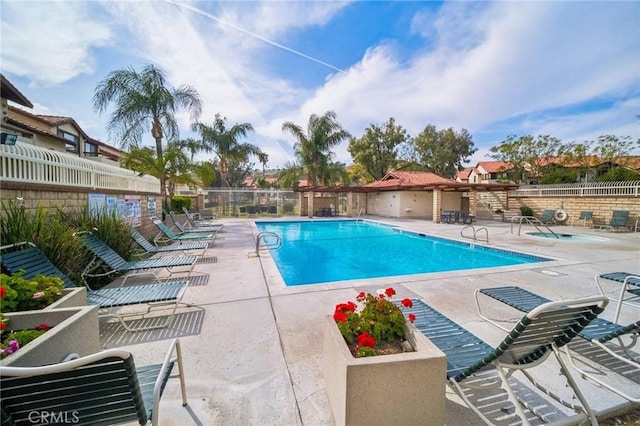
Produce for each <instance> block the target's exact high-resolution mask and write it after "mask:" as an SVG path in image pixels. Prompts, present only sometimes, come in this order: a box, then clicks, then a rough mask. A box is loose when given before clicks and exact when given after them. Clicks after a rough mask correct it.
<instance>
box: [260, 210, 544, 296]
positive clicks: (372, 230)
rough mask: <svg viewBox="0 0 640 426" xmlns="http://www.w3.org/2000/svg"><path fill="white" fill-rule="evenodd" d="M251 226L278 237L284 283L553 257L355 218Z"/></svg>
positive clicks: (276, 251)
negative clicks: (436, 235)
mask: <svg viewBox="0 0 640 426" xmlns="http://www.w3.org/2000/svg"><path fill="white" fill-rule="evenodd" d="M256 226H257V227H258V230H259V231H269V232H275V233H276V234H278V235H279V236H280V237H281V239H282V246H281V247H280V248H279V249H272V250H271V256H272V257H273V259H274V260H275V263H276V265H277V266H278V269H279V271H280V274H281V275H282V278H283V279H284V282H285V284H286V285H287V286H296V285H303V284H315V283H325V282H331V281H345V280H355V279H365V278H381V277H391V276H397V275H411V274H422V273H428V272H444V271H457V270H463V269H475V268H491V267H496V266H509V265H520V264H525V263H535V262H544V261H548V260H552V259H548V258H544V257H538V256H531V255H526V254H522V253H516V252H511V251H507V250H500V249H495V248H489V247H481V246H478V245H474V244H468V243H463V242H457V241H453V240H448V239H444V238H439V237H433V236H427V235H424V234H418V233H414V232H408V231H403V230H398V229H397V228H394V227H391V226H388V225H384V224H378V223H372V222H364V221H356V220H335V221H333V220H331V221H291V222H279V221H278V222H266V221H265V222H256ZM265 242H267V243H268V242H269V240H268V237H267V239H265Z"/></svg>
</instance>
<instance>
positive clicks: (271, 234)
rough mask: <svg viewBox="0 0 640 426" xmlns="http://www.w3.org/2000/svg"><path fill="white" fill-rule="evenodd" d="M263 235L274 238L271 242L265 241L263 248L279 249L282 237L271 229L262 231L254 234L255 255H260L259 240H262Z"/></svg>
mask: <svg viewBox="0 0 640 426" xmlns="http://www.w3.org/2000/svg"><path fill="white" fill-rule="evenodd" d="M264 237H274V238H275V239H276V241H275V242H273V243H266V245H265V246H264V247H265V248H268V249H279V248H280V247H281V246H282V238H280V235H278V234H276V233H275V232H271V231H262V232H260V233H259V234H258V235H257V236H256V256H260V240H263V241H264Z"/></svg>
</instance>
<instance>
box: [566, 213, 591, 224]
mask: <svg viewBox="0 0 640 426" xmlns="http://www.w3.org/2000/svg"><path fill="white" fill-rule="evenodd" d="M576 222H578V224H579V223H580V222H582V226H587V223H589V224H591V225H593V212H592V211H590V210H584V211H581V212H580V216H579V217H578V218H577V219H572V220H571V226H573V224H574V223H576Z"/></svg>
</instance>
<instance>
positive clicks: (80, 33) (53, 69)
mask: <svg viewBox="0 0 640 426" xmlns="http://www.w3.org/2000/svg"><path fill="white" fill-rule="evenodd" d="M87 7H88V5H86V4H85V3H84V2H74V4H73V7H69V3H68V2H18V1H3V2H2V30H1V34H2V46H3V48H2V53H1V55H2V68H3V70H5V71H7V72H11V73H13V74H16V75H19V76H23V77H27V78H29V79H30V80H31V81H32V82H33V83H36V84H37V85H43V86H48V85H55V84H59V83H64V82H66V81H68V80H70V79H72V78H74V77H77V76H78V75H80V74H89V73H91V72H93V70H94V63H95V57H94V55H93V53H92V49H93V48H95V47H98V46H103V45H105V44H107V43H108V42H109V40H110V32H109V29H108V27H107V26H106V25H105V24H103V23H101V22H99V21H97V20H95V19H92V18H91V17H90V16H89V13H88V10H87ZM7 46H10V48H7Z"/></svg>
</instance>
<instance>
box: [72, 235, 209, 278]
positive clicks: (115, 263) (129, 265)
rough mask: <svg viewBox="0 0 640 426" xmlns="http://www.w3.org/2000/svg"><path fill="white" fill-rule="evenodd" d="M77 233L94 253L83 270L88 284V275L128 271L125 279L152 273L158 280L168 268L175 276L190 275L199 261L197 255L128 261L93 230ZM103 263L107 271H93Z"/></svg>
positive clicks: (106, 274)
mask: <svg viewBox="0 0 640 426" xmlns="http://www.w3.org/2000/svg"><path fill="white" fill-rule="evenodd" d="M76 235H78V236H79V238H80V240H81V241H82V243H83V244H84V246H85V247H86V248H87V249H89V251H91V252H92V253H93V255H94V257H93V259H92V260H91V262H89V264H88V265H87V266H86V267H85V268H84V271H82V279H83V280H84V282H85V284H87V285H88V283H87V277H101V276H113V275H116V274H124V273H127V272H130V273H129V274H127V275H126V276H125V277H124V281H126V280H127V279H129V278H131V277H134V276H141V275H151V276H153V278H154V279H155V280H156V281H157V280H158V276H157V272H158V271H159V270H162V269H164V270H166V271H167V272H168V273H169V275H170V276H173V274H175V273H180V274H185V275H186V276H189V275H191V272H192V271H193V268H194V266H195V264H196V262H197V261H198V258H197V257H196V256H176V257H159V258H155V259H146V260H137V261H130V262H127V261H126V260H124V259H123V258H122V257H121V256H120V255H119V254H118V253H117V252H116V251H115V250H113V249H112V248H111V247H109V246H108V245H107V244H105V243H104V242H103V241H102V240H100V239H99V238H98V237H97V236H95V235H94V234H92V233H91V232H80V233H78V234H76ZM102 265H104V266H106V267H107V268H108V270H107V271H106V272H103V273H94V272H93V271H95V270H96V269H97V268H99V267H101V266H102ZM175 268H186V270H185V269H181V270H178V271H176V270H175ZM140 271H142V272H140Z"/></svg>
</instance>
